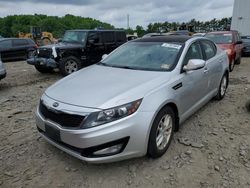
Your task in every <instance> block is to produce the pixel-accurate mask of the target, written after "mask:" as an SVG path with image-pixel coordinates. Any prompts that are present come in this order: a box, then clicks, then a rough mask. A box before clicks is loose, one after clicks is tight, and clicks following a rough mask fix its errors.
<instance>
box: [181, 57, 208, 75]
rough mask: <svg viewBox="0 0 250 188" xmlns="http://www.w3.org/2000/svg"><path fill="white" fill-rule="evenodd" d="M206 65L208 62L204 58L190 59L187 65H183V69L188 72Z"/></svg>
mask: <svg viewBox="0 0 250 188" xmlns="http://www.w3.org/2000/svg"><path fill="white" fill-rule="evenodd" d="M205 65H206V62H205V61H204V60H202V59H190V60H189V61H188V63H187V65H185V66H184V67H183V70H184V71H186V72H188V71H193V70H198V69H201V68H203V67H205Z"/></svg>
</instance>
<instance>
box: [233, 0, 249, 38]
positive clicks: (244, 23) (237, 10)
mask: <svg viewBox="0 0 250 188" xmlns="http://www.w3.org/2000/svg"><path fill="white" fill-rule="evenodd" d="M231 30H237V31H239V32H240V34H241V35H242V36H250V0H234V9H233V17H232V24H231Z"/></svg>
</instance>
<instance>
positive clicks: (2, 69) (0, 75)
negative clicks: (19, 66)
mask: <svg viewBox="0 0 250 188" xmlns="http://www.w3.org/2000/svg"><path fill="white" fill-rule="evenodd" d="M5 77H6V69H5V67H4V65H3V62H2V60H1V54H0V80H1V79H3V78H5Z"/></svg>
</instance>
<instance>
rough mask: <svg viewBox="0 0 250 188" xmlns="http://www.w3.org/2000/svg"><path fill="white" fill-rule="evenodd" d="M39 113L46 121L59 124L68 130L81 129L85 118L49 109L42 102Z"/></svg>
mask: <svg viewBox="0 0 250 188" xmlns="http://www.w3.org/2000/svg"><path fill="white" fill-rule="evenodd" d="M39 111H40V113H41V114H42V115H43V116H44V118H45V119H48V120H51V121H53V122H55V123H58V124H59V125H61V126H62V127H66V128H79V127H80V125H81V123H82V121H83V120H84V118H85V116H80V115H71V114H67V113H64V112H60V111H53V110H51V109H48V108H47V107H46V106H45V105H44V104H43V103H42V102H40V105H39Z"/></svg>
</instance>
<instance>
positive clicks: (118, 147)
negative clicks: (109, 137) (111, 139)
mask: <svg viewBox="0 0 250 188" xmlns="http://www.w3.org/2000/svg"><path fill="white" fill-rule="evenodd" d="M122 145H123V144H118V145H114V146H111V147H108V148H104V149H101V150H98V151H96V152H94V153H93V155H112V154H116V153H119V152H120V150H121V149H122Z"/></svg>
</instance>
